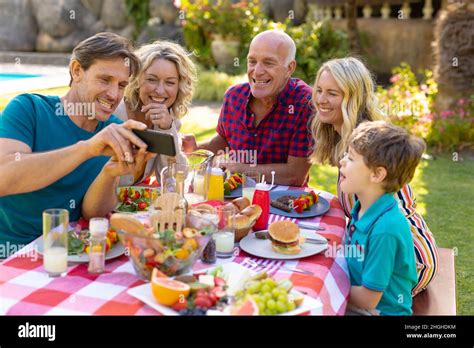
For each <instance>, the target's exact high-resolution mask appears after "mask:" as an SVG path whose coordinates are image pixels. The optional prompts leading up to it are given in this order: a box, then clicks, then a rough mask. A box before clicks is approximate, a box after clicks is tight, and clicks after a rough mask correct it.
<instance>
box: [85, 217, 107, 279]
mask: <svg viewBox="0 0 474 348" xmlns="http://www.w3.org/2000/svg"><path fill="white" fill-rule="evenodd" d="M108 229H109V221H108V220H107V219H105V218H92V219H91V220H90V221H89V230H90V234H91V236H90V240H89V268H88V269H87V271H88V272H89V273H94V274H97V273H102V272H104V270H105V251H106V238H107V231H108Z"/></svg>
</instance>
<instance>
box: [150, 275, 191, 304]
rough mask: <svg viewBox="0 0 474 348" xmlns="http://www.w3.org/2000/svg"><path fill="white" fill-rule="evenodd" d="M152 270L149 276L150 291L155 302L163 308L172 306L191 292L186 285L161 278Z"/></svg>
mask: <svg viewBox="0 0 474 348" xmlns="http://www.w3.org/2000/svg"><path fill="white" fill-rule="evenodd" d="M156 271H157V269H156V268H155V269H153V273H152V276H151V291H152V293H153V296H154V297H155V299H156V301H157V302H158V303H160V304H162V305H165V306H172V305H174V304H175V303H176V302H177V301H178V300H180V299H181V298H186V297H188V295H189V292H190V291H191V288H190V287H189V285H188V284H185V283H182V282H178V281H176V280H173V279H170V278H162V277H160V276H159V275H158V273H157V272H156Z"/></svg>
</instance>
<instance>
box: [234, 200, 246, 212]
mask: <svg viewBox="0 0 474 348" xmlns="http://www.w3.org/2000/svg"><path fill="white" fill-rule="evenodd" d="M232 203H233V204H234V205H235V206H236V207H237V209H238V211H242V210H243V209H245V208H247V207H248V206H250V201H249V199H248V198H247V197H240V198H236V199H234V200H233V201H232Z"/></svg>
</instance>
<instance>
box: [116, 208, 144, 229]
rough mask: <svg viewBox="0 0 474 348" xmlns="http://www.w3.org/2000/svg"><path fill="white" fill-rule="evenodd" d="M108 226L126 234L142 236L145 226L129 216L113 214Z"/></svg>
mask: <svg viewBox="0 0 474 348" xmlns="http://www.w3.org/2000/svg"><path fill="white" fill-rule="evenodd" d="M110 226H111V227H113V228H114V229H116V230H122V231H124V232H127V233H137V234H144V233H146V231H145V225H143V224H142V223H141V222H140V221H138V220H137V219H135V218H134V217H132V216H131V215H129V214H120V213H115V214H112V216H111V217H110Z"/></svg>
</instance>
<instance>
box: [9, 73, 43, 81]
mask: <svg viewBox="0 0 474 348" xmlns="http://www.w3.org/2000/svg"><path fill="white" fill-rule="evenodd" d="M40 76H41V75H36V74H4V73H0V81H6V80H18V79H26V78H32V77H40Z"/></svg>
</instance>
